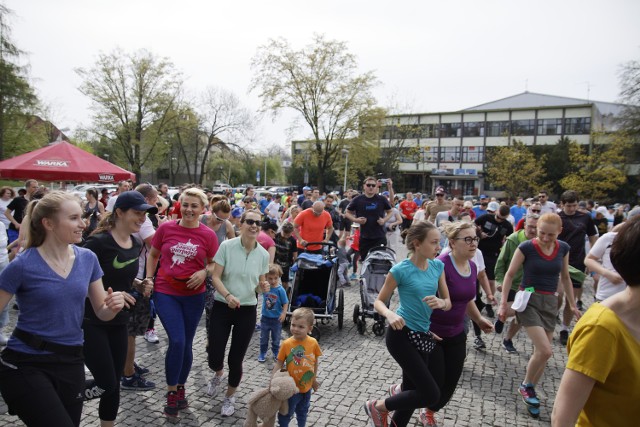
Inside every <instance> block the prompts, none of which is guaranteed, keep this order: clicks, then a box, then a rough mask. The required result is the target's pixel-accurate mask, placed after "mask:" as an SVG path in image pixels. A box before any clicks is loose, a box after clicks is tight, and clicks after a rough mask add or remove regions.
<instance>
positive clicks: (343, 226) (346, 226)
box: [338, 217, 352, 231]
mask: <svg viewBox="0 0 640 427" xmlns="http://www.w3.org/2000/svg"><path fill="white" fill-rule="evenodd" d="M351 224H352V222H351V221H349V220H348V219H347V218H346V217H342V219H341V220H340V224H339V225H338V230H339V231H342V230H344V231H351Z"/></svg>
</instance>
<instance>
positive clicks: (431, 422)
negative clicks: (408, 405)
mask: <svg viewBox="0 0 640 427" xmlns="http://www.w3.org/2000/svg"><path fill="white" fill-rule="evenodd" d="M435 416H436V413H435V412H433V411H432V410H431V409H426V408H422V409H420V422H421V423H422V425H423V426H424V427H438V423H437V422H436V417H435Z"/></svg>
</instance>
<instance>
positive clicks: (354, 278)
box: [349, 273, 358, 280]
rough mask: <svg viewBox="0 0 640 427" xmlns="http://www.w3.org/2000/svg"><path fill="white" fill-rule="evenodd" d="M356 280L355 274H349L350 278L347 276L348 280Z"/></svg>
mask: <svg viewBox="0 0 640 427" xmlns="http://www.w3.org/2000/svg"><path fill="white" fill-rule="evenodd" d="M357 278H358V275H357V274H356V273H351V276H349V280H356V279H357Z"/></svg>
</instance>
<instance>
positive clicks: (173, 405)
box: [164, 391, 178, 418]
mask: <svg viewBox="0 0 640 427" xmlns="http://www.w3.org/2000/svg"><path fill="white" fill-rule="evenodd" d="M164 415H165V416H166V417H167V418H177V417H178V393H177V392H175V391H170V392H168V393H167V404H166V405H165V407H164Z"/></svg>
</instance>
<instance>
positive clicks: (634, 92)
mask: <svg viewBox="0 0 640 427" xmlns="http://www.w3.org/2000/svg"><path fill="white" fill-rule="evenodd" d="M619 76H620V98H621V101H622V102H623V103H625V104H626V106H625V108H624V109H623V111H622V113H621V114H620V116H619V117H618V121H619V123H620V124H621V127H622V129H624V130H625V132H626V133H627V134H629V135H634V136H636V137H637V136H640V61H629V62H627V63H625V64H623V65H622V66H621V67H620V72H619Z"/></svg>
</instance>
